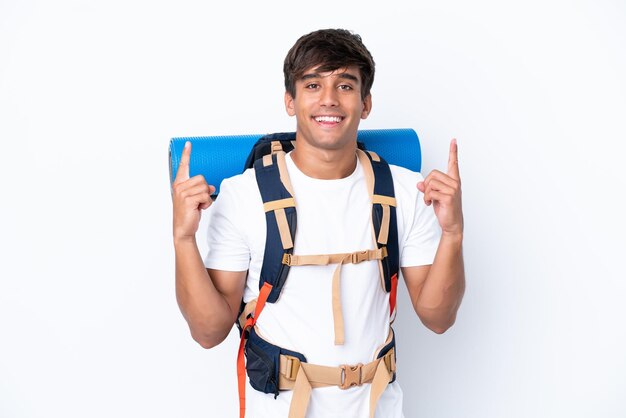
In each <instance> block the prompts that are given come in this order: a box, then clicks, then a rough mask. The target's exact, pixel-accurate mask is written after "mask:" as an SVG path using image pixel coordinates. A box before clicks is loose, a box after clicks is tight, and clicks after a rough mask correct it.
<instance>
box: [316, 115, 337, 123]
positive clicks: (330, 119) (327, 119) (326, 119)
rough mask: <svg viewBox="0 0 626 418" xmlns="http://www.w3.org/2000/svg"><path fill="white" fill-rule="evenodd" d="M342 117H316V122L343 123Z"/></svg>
mask: <svg viewBox="0 0 626 418" xmlns="http://www.w3.org/2000/svg"><path fill="white" fill-rule="evenodd" d="M341 119H342V118H341V117H340V116H316V117H315V120H316V121H317V122H341Z"/></svg>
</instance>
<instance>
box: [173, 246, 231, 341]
mask: <svg viewBox="0 0 626 418" xmlns="http://www.w3.org/2000/svg"><path fill="white" fill-rule="evenodd" d="M174 249H175V254H176V299H177V300H178V306H179V307H180V310H181V312H182V314H183V316H184V317H185V319H186V320H187V323H188V324H189V328H190V330H191V334H192V336H193V338H194V339H195V340H196V341H197V342H198V343H200V345H202V346H203V347H205V348H209V347H213V346H215V345H217V344H219V343H220V342H222V341H223V340H224V339H225V338H226V336H227V335H228V333H229V331H230V329H231V328H232V326H233V323H234V322H233V321H234V318H233V314H232V310H231V308H230V306H229V305H228V302H227V301H226V299H225V298H224V296H223V295H222V294H221V293H220V292H219V291H218V290H217V289H216V287H215V285H214V284H213V282H212V280H211V278H210V277H209V274H208V272H207V270H206V268H205V267H204V263H203V262H202V257H201V256H200V252H199V250H198V247H197V244H196V241H195V239H186V240H175V242H174Z"/></svg>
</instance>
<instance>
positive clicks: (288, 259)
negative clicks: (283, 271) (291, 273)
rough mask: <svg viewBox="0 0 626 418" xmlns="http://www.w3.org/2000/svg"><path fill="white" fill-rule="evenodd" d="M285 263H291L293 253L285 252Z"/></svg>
mask: <svg viewBox="0 0 626 418" xmlns="http://www.w3.org/2000/svg"><path fill="white" fill-rule="evenodd" d="M283 264H286V265H288V266H290V265H291V254H288V253H285V254H283Z"/></svg>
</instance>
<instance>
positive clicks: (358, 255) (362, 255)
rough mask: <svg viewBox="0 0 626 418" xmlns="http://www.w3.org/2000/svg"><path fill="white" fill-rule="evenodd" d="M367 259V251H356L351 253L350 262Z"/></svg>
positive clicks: (356, 262)
mask: <svg viewBox="0 0 626 418" xmlns="http://www.w3.org/2000/svg"><path fill="white" fill-rule="evenodd" d="M367 260H369V254H368V251H367V250H365V251H357V252H355V253H352V260H351V261H352V264H358V263H360V262H361V261H367Z"/></svg>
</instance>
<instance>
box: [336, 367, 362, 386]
mask: <svg viewBox="0 0 626 418" xmlns="http://www.w3.org/2000/svg"><path fill="white" fill-rule="evenodd" d="M339 367H340V368H341V385H339V389H344V390H345V389H348V388H351V387H354V386H361V385H362V384H363V382H362V381H361V378H362V377H363V373H362V367H363V363H359V364H357V365H356V366H348V365H345V364H344V365H342V366H339Z"/></svg>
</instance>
